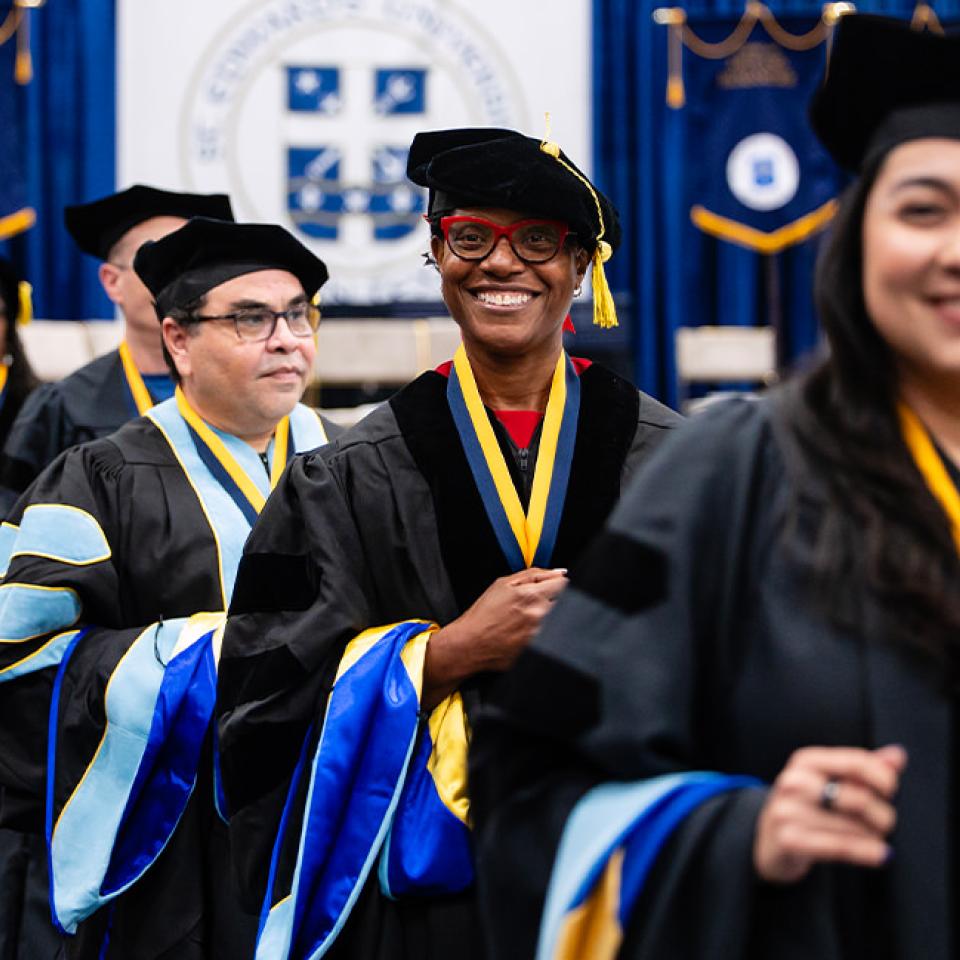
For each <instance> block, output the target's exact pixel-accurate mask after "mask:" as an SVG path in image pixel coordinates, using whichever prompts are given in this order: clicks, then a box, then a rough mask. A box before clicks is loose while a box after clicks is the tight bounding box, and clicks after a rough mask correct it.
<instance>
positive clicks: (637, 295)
mask: <svg viewBox="0 0 960 960" xmlns="http://www.w3.org/2000/svg"><path fill="white" fill-rule="evenodd" d="M660 6H683V7H684V9H685V10H686V11H687V15H688V19H689V21H690V23H691V25H692V26H693V27H694V29H695V30H697V32H698V33H702V34H703V35H704V36H705V37H706V38H708V39H711V40H716V39H719V38H721V37H725V36H726V35H727V34H729V32H730V31H731V30H732V29H733V27H734V26H735V25H736V24H737V22H738V21H739V20H740V17H741V16H742V14H743V12H744V2H743V0H686V2H684V0H642V2H640V3H638V2H637V0H594V7H593V11H594V12H593V82H594V172H595V176H596V179H597V182H598V185H599V186H600V187H601V188H602V189H603V190H605V191H606V192H608V193H609V195H610V196H611V198H612V199H613V200H614V202H615V203H616V205H617V207H618V209H619V210H620V212H621V218H622V221H623V225H624V228H625V241H624V244H623V247H622V248H621V250H620V251H619V252H618V253H617V254H616V255H615V256H614V258H613V259H612V260H611V261H610V263H609V264H608V265H607V274H608V277H609V279H610V285H611V288H612V289H613V290H614V291H615V294H616V296H617V299H618V302H622V303H624V304H626V305H627V309H626V310H624V311H622V312H624V313H627V314H628V316H627V317H626V319H627V321H628V324H629V327H628V329H629V330H630V331H631V339H632V350H633V368H634V374H635V376H636V380H637V383H638V384H639V385H640V386H641V387H643V388H644V389H645V390H647V391H649V392H650V393H652V394H654V395H655V396H658V397H660V398H661V399H663V400H665V401H666V402H668V403H671V404H676V402H677V383H676V371H675V364H674V348H673V343H674V335H675V331H676V329H677V328H678V327H680V326H692V325H699V324H701V323H706V322H710V323H718V322H723V323H729V324H742V325H761V324H764V323H766V322H767V320H768V318H767V317H766V316H764V315H763V312H764V310H765V309H766V308H765V304H766V303H767V296H766V292H765V291H766V285H767V284H768V283H769V282H770V281H771V278H770V277H769V275H767V274H766V271H765V266H764V264H763V263H762V261H763V260H764V258H763V257H761V256H760V255H758V254H755V253H753V252H751V251H749V250H746V249H742V248H740V247H736V246H734V245H732V244H730V243H725V242H721V241H716V240H712V239H710V238H707V237H705V235H703V234H701V233H700V232H699V231H698V230H696V229H695V228H694V227H692V225H691V224H690V221H689V216H688V214H687V211H686V210H685V209H684V201H685V195H684V171H683V167H682V162H681V158H683V157H684V156H685V150H684V148H685V143H684V137H685V134H686V123H685V122H680V118H679V117H678V114H680V113H682V111H675V110H671V109H670V108H669V107H668V106H667V105H666V78H667V35H668V30H667V28H666V27H664V26H660V25H658V24H656V23H654V21H653V16H652V14H653V11H654V9H655V8H657V7H660ZM767 6H768V7H769V8H770V10H771V11H772V12H773V14H774V15H775V16H776V17H777V18H778V19H780V20H789V19H791V18H801V19H807V20H809V25H810V26H812V25H813V23H814V21H815V20H816V19H817V18H818V17H819V16H820V15H821V12H822V0H816V2H813V0H769V2H768V3H767ZM914 7H915V3H914V0H858V3H857V9H858V11H859V12H860V13H882V14H887V15H891V16H898V17H904V18H909V17H910V16H911V14H912V13H913V10H914ZM936 11H937V14H938V16H939V17H940V18H941V19H942V20H944V21H951V22H952V21H956V20H958V19H960V0H938V2H937V3H936ZM707 22H710V24H709V27H707V28H704V24H705V23H707ZM758 29H759V28H758ZM685 55H686V56H689V55H690V54H689V51H687V52H686V54H685ZM705 242H709V243H710V244H712V245H713V251H712V254H711V257H709V258H707V266H708V269H705V270H704V271H703V275H702V277H701V279H700V282H699V283H698V284H697V286H696V289H693V288H691V285H690V284H689V280H688V279H687V280H685V278H684V276H683V270H682V264H683V263H684V258H685V255H687V256H688V255H689V253H690V250H691V247H690V246H689V245H690V244H692V243H705ZM816 246H817V244H816V240H815V239H814V240H808V241H806V242H805V243H802V244H799V245H797V246H796V247H793V248H791V249H788V250H786V251H784V252H782V253H781V254H778V255H777V257H776V266H777V275H776V278H775V282H776V283H777V285H778V287H779V290H780V302H781V304H784V305H785V306H784V310H785V313H787V314H788V315H789V318H790V323H789V325H788V326H787V328H786V330H785V334H784V337H783V342H782V343H781V348H782V351H783V353H784V354H785V355H786V357H787V358H788V359H790V360H797V359H799V358H802V357H803V356H804V355H805V354H807V353H809V351H810V350H811V348H812V347H813V346H814V345H815V344H816V341H817V336H818V332H817V323H816V317H815V314H814V308H813V303H812V297H811V287H812V281H813V264H814V260H815V255H816Z"/></svg>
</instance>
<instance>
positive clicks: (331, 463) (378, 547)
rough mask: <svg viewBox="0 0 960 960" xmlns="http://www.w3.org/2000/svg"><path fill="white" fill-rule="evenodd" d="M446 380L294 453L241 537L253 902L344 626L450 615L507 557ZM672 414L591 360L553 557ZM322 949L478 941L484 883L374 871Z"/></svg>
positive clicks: (235, 698)
mask: <svg viewBox="0 0 960 960" xmlns="http://www.w3.org/2000/svg"><path fill="white" fill-rule="evenodd" d="M446 383H447V380H446V378H445V377H444V376H443V375H441V374H440V373H436V372H429V373H426V374H424V375H422V376H421V377H419V378H418V379H417V380H415V381H414V382H413V383H411V384H410V385H408V386H407V387H405V388H404V389H403V390H401V391H400V392H399V393H398V394H397V395H396V396H394V397H393V399H392V400H391V401H390V402H389V404H386V405H384V406H383V407H381V408H380V409H378V410H377V411H375V412H374V413H373V414H371V415H370V416H369V417H368V418H367V419H366V420H364V421H363V422H362V423H360V424H359V425H358V426H356V427H355V428H353V429H352V430H349V431H348V432H347V433H346V434H345V435H344V436H343V437H341V438H340V439H339V440H337V441H336V442H335V443H334V444H331V445H330V446H329V447H327V448H326V449H324V450H323V451H319V452H317V453H315V454H313V455H310V456H307V457H303V458H298V460H297V461H296V462H295V463H294V464H293V465H292V467H291V469H290V470H289V471H288V473H287V475H286V476H285V478H284V480H283V481H281V483H280V485H279V486H278V488H277V489H276V490H275V491H274V493H273V495H272V496H271V498H270V500H269V501H268V503H267V506H266V507H265V508H264V512H263V514H262V515H261V517H260V520H259V521H258V523H257V524H256V526H255V528H254V532H253V534H252V535H251V538H250V540H249V541H248V543H247V546H246V549H245V551H244V557H243V560H242V561H241V565H240V572H239V574H238V580H237V587H236V590H235V592H234V598H233V602H232V605H231V615H230V619H229V622H228V628H227V633H226V636H225V640H224V647H223V653H222V656H221V662H220V674H219V689H218V713H219V729H220V756H221V769H222V773H223V781H224V786H225V791H226V795H227V803H228V806H229V809H230V833H231V846H232V848H233V849H234V851H235V853H236V854H237V857H238V863H239V865H240V868H241V874H242V884H243V887H244V890H245V893H246V895H247V896H248V898H249V902H248V904H247V905H248V907H249V908H253V907H255V906H257V905H259V903H260V901H261V899H262V897H263V894H264V889H265V886H266V879H267V867H268V865H269V863H270V858H271V847H272V844H273V841H274V837H275V835H276V832H277V826H278V822H279V819H280V813H281V808H282V805H283V802H284V798H285V796H286V793H287V788H288V785H289V782H290V776H291V772H292V770H293V769H294V766H295V764H296V762H297V755H298V752H299V750H300V746H301V744H302V743H303V741H304V736H305V734H306V732H307V728H308V726H309V725H310V723H311V722H312V721H313V720H314V719H315V718H318V717H322V716H323V710H324V707H325V704H326V699H327V693H328V690H329V685H330V681H331V678H332V675H333V673H334V671H335V669H336V666H337V663H338V662H339V660H340V657H341V655H342V653H343V650H344V646H345V645H346V643H347V641H348V640H350V639H351V638H352V637H353V636H354V635H356V634H357V633H359V632H360V631H361V630H364V629H366V628H368V627H371V626H374V625H381V624H389V623H392V622H395V621H399V620H404V619H408V618H424V619H427V620H433V621H436V622H437V623H439V624H447V623H449V622H450V621H452V620H453V619H455V618H456V617H457V616H458V615H459V614H460V613H462V612H463V611H464V610H465V609H466V608H467V607H468V606H469V605H470V604H472V603H473V602H474V601H475V600H476V599H477V598H478V597H479V595H480V594H481V593H482V592H483V591H484V590H485V589H486V588H487V587H488V586H489V585H490V584H491V583H492V582H493V580H495V579H496V578H498V577H500V576H504V575H506V574H508V573H509V572H510V569H509V567H508V566H507V563H506V560H505V559H504V557H503V554H502V553H501V551H500V548H499V546H498V544H497V541H496V539H495V535H494V532H493V528H492V527H491V525H490V523H489V521H488V519H487V517H486V514H485V513H484V508H483V505H482V502H481V500H480V496H479V494H478V492H477V489H476V487H475V486H474V482H473V479H472V476H471V473H470V469H469V466H468V463H467V460H466V457H465V455H464V453H463V449H462V446H461V441H460V438H459V435H458V434H457V432H456V429H455V426H454V422H453V419H452V417H451V414H450V412H449V408H448V405H447V400H446ZM678 420H679V418H678V416H677V415H676V414H675V413H673V412H672V411H670V410H668V409H667V408H665V407H663V406H661V405H660V404H659V403H657V402H656V401H655V400H653V399H651V398H650V397H648V396H646V395H643V394H638V393H637V391H636V388H634V387H632V386H631V385H630V384H628V383H627V382H626V381H624V380H621V379H620V378H618V377H616V376H614V375H613V374H611V373H610V372H608V371H606V370H604V369H603V368H601V367H599V366H597V365H594V366H591V367H589V368H588V369H587V370H586V371H585V372H584V373H583V374H582V376H581V405H580V417H579V423H578V431H577V437H576V447H575V451H574V459H573V463H572V468H571V476H570V481H569V487H568V492H567V496H566V500H565V507H564V511H563V514H562V519H561V523H560V528H559V534H558V538H557V542H556V547H555V549H554V552H553V555H552V557H551V561H550V564H551V565H552V566H567V565H570V564H572V563H573V561H574V560H575V559H576V558H577V557H578V556H579V554H580V552H581V551H582V550H583V548H584V546H585V544H586V542H587V541H588V539H589V538H590V537H591V535H592V534H593V533H594V532H595V531H596V530H597V529H598V528H599V526H600V525H601V524H602V523H603V521H604V519H605V517H606V516H607V514H608V513H609V511H610V510H611V508H612V507H613V505H614V503H615V502H616V500H617V498H618V496H619V494H620V490H621V485H622V484H623V483H624V480H625V478H626V477H628V476H629V475H630V474H631V473H632V472H633V470H634V469H635V467H636V466H637V464H638V463H639V462H640V461H641V460H643V459H644V458H645V456H646V455H647V454H648V453H649V452H650V451H652V450H653V448H654V447H655V446H656V445H657V444H658V443H659V442H660V441H661V439H662V438H663V437H664V436H665V434H666V433H667V432H668V428H669V427H672V426H673V425H674V424H675V423H676V422H677V421H678ZM504 442H505V441H504V438H503V437H501V444H502V445H503V443H504ZM507 459H508V461H510V460H512V458H511V457H510V455H509V452H508V454H507ZM514 479H515V483H517V482H518V479H517V477H516V474H514ZM483 688H484V681H482V680H481V681H474V682H470V683H468V684H467V685H466V687H465V689H464V690H463V693H464V698H465V703H466V708H467V712H468V715H472V712H473V711H474V709H475V708H476V705H477V704H478V703H479V702H480V700H481V698H482V695H483ZM328 956H329V957H331V958H335V960H340V958H347V957H349V958H355V960H374V958H377V960H386V958H408V960H414V958H415V960H439V958H441V957H443V958H447V957H451V956H456V957H460V958H469V957H482V956H483V934H482V931H481V930H480V928H479V925H478V922H477V917H476V913H475V906H474V897H473V895H472V893H471V894H466V895H458V896H450V897H435V898H427V899H423V900H419V901H413V902H411V901H406V902H404V901H391V900H388V899H386V898H385V897H383V896H382V895H381V894H380V892H379V887H378V885H377V883H376V878H375V877H374V878H373V879H372V880H369V881H368V882H367V884H366V886H365V887H364V889H363V891H362V893H361V894H360V898H359V901H358V903H357V906H356V907H355V908H354V910H353V912H352V914H351V916H350V918H349V920H348V921H347V924H346V926H345V928H344V929H343V931H342V933H341V934H340V935H339V937H338V939H337V940H336V941H335V943H334V945H333V947H332V948H331V950H330V952H329V954H328Z"/></svg>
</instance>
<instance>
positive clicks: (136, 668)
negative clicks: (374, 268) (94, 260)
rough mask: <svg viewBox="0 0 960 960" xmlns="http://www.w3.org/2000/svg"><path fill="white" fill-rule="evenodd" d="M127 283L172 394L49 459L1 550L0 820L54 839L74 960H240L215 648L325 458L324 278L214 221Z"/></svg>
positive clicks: (288, 248)
mask: <svg viewBox="0 0 960 960" xmlns="http://www.w3.org/2000/svg"><path fill="white" fill-rule="evenodd" d="M133 264H134V269H135V270H136V272H137V274H138V276H139V277H140V278H141V280H142V281H143V282H144V284H145V285H146V288H147V289H148V290H149V291H150V294H151V295H152V297H153V299H154V300H155V302H156V310H157V314H158V315H159V316H160V317H161V318H162V324H161V326H162V333H163V341H164V348H165V350H166V352H167V355H168V358H169V363H170V369H171V374H172V376H173V377H174V379H175V380H176V381H177V390H176V394H175V396H174V397H172V398H170V399H169V400H166V401H163V402H161V403H159V404H157V405H156V406H154V407H152V408H151V409H150V410H148V411H147V413H146V414H145V415H144V416H142V417H138V418H136V419H134V420H132V421H131V422H129V423H127V424H126V425H124V426H123V427H121V429H120V430H118V431H117V432H116V433H115V434H113V435H112V436H110V437H109V438H104V439H100V440H93V441H90V442H89V443H86V444H81V445H80V446H77V447H74V448H72V449H71V450H69V451H67V452H65V453H64V454H62V455H61V456H60V457H58V458H57V460H56V461H54V463H53V464H52V465H51V466H50V467H48V468H47V469H46V470H45V471H44V472H43V473H42V474H41V476H40V477H39V478H38V479H37V481H36V482H35V483H34V484H33V485H32V486H31V487H30V489H29V490H28V492H27V493H26V494H25V495H24V497H22V498H21V500H20V501H18V504H17V507H16V509H15V511H14V514H13V515H12V516H11V517H10V520H9V523H5V524H4V525H3V527H2V529H0V554H2V555H0V562H2V568H3V569H4V570H5V579H4V581H3V583H2V584H0V595H2V603H0V637H3V638H4V640H5V643H4V644H3V646H2V651H0V784H2V788H3V794H2V797H3V806H2V808H0V816H2V818H3V819H4V820H6V819H7V818H8V816H9V818H11V819H12V820H13V821H14V825H16V826H18V827H19V828H20V829H21V830H23V831H29V830H31V829H32V830H34V831H37V832H41V831H44V830H45V831H46V856H47V857H48V858H49V865H50V871H51V880H50V903H51V909H52V913H53V917H54V920H55V923H56V925H57V927H58V929H59V930H60V931H61V932H63V933H65V934H66V936H65V937H64V943H65V949H66V952H67V955H68V956H69V957H71V958H82V960H86V958H90V960H94V958H96V960H100V958H104V960H121V958H122V960H129V958H132V957H143V958H152V957H155V958H161V957H165V958H171V960H173V958H177V960H192V958H224V960H227V958H229V960H235V958H239V957H245V956H251V955H252V949H253V940H254V937H255V933H256V917H255V915H254V916H249V915H245V914H244V913H243V912H242V911H241V909H240V908H239V906H238V903H237V902H236V901H235V899H234V897H233V895H232V892H231V891H232V889H233V887H232V885H231V882H230V879H229V874H230V871H229V869H228V866H227V860H228V857H227V852H226V831H225V828H224V826H223V824H222V822H221V821H220V819H219V818H218V817H217V814H216V813H215V802H214V801H215V782H214V756H213V751H212V748H211V739H210V718H211V715H212V710H213V696H214V692H215V676H216V659H217V651H218V649H219V633H218V631H219V629H220V628H221V627H222V624H223V620H224V618H225V611H226V607H227V604H228V602H229V600H230V594H231V591H232V589H233V583H234V579H235V576H236V570H237V563H238V561H239V559H240V554H241V550H242V547H243V542H244V540H245V539H246V536H247V534H248V532H249V530H250V528H251V526H252V524H253V521H254V520H255V518H256V516H257V514H258V512H259V511H260V509H261V507H262V506H263V503H264V500H265V498H266V497H267V495H268V494H269V492H270V490H271V488H272V487H273V486H274V485H275V484H276V482H277V479H278V478H279V476H280V474H281V472H282V471H283V469H284V468H285V466H286V464H287V463H288V461H289V460H290V459H291V457H292V456H293V454H294V453H295V452H296V451H302V450H307V449H311V448H313V447H316V446H318V445H319V444H323V443H325V442H326V441H327V432H326V427H325V425H324V423H323V422H322V421H321V419H320V417H319V415H317V414H316V413H315V412H314V411H313V410H311V409H310V408H308V407H305V406H303V405H302V404H300V403H299V399H300V396H301V394H302V392H303V390H304V387H305V386H306V384H307V380H308V377H309V375H310V371H311V368H312V362H313V359H314V353H315V349H316V348H315V341H314V333H315V331H316V328H317V322H318V319H319V311H318V309H317V308H316V307H315V306H314V305H313V303H312V299H313V297H314V295H315V294H316V293H317V291H318V290H319V288H320V286H321V285H322V284H323V283H324V282H325V280H326V278H327V270H326V268H325V266H324V264H323V263H322V262H321V261H320V260H318V259H317V258H316V257H315V256H314V255H313V254H312V253H310V251H309V250H307V248H306V247H304V246H303V245H302V244H301V243H300V242H299V241H297V240H296V239H295V238H294V237H293V236H292V235H290V234H289V233H288V232H287V231H285V230H284V229H282V228H281V227H277V226H269V225H260V224H253V225H250V224H236V223H228V222H225V221H220V220H211V219H204V218H195V219H192V220H190V221H189V222H188V223H187V224H186V225H185V226H183V227H182V228H180V229H179V230H177V231H175V232H174V233H171V234H169V235H168V236H166V237H164V238H163V239H161V240H158V241H156V242H149V243H146V244H144V245H143V246H142V247H141V248H140V249H139V250H138V251H137V253H136V256H135V258H134V260H133ZM48 731H49V732H48ZM221 811H222V808H221ZM45 817H46V820H45ZM38 846H40V849H41V852H42V851H43V844H42V843H40V842H39V838H38ZM35 866H36V872H39V873H41V874H42V873H43V871H42V870H41V869H40V865H35ZM33 876H34V874H31V877H33ZM27 895H28V896H29V895H31V891H30V890H29V889H28V891H27ZM46 922H47V924H49V923H50V914H49V913H48V914H47V918H46ZM30 936H31V931H29V930H28V931H25V932H24V934H23V936H22V945H21V954H20V955H22V956H30V957H31V958H38V960H42V958H43V957H44V956H46V955H47V954H44V953H43V952H41V951H40V950H39V949H37V948H36V946H35V944H34V943H33V942H32V941H31V940H30Z"/></svg>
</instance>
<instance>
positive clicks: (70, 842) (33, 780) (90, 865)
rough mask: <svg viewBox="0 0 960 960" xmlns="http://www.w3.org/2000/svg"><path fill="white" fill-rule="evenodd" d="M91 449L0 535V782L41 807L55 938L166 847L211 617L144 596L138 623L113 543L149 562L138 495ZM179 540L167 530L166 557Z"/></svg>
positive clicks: (37, 491)
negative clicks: (136, 519)
mask: <svg viewBox="0 0 960 960" xmlns="http://www.w3.org/2000/svg"><path fill="white" fill-rule="evenodd" d="M94 447H95V449H93V448H86V449H85V448H75V449H74V450H72V451H69V452H68V453H66V454H64V455H63V456H61V457H60V458H59V459H58V460H57V461H56V462H55V463H54V464H53V465H52V466H51V467H50V468H49V469H48V470H47V471H45V472H44V473H43V474H42V475H41V477H40V478H39V479H38V480H37V482H36V483H35V484H34V485H33V487H32V488H31V489H30V491H28V493H27V494H26V496H25V497H24V498H23V500H22V501H21V503H20V504H19V505H18V508H17V511H16V512H15V513H14V514H13V515H12V516H11V518H10V520H9V522H7V523H4V524H3V526H2V528H0V553H2V557H0V562H2V569H3V581H2V583H0V717H2V723H0V742H2V747H3V748H2V750H0V756H2V759H0V782H2V784H3V786H4V788H5V789H7V790H12V791H16V792H17V793H18V794H22V795H24V796H26V797H29V798H30V800H31V801H35V802H36V804H37V806H38V807H40V808H42V809H43V810H44V820H45V830H46V836H47V842H48V847H49V849H48V854H49V864H50V872H51V901H52V907H53V913H54V918H55V922H56V923H57V924H58V925H59V926H60V927H61V928H62V929H63V930H64V931H66V932H68V933H73V932H74V931H75V930H76V927H77V925H78V923H80V922H81V921H83V920H84V919H86V918H87V917H88V916H90V914H92V913H93V912H94V911H95V910H97V909H98V908H99V907H100V906H101V905H102V904H103V903H105V902H107V901H108V900H110V899H112V898H113V897H114V896H116V895H117V894H118V893H120V892H122V891H123V890H124V889H126V887H128V886H129V885H130V884H132V883H133V882H134V881H135V880H136V879H137V878H138V877H139V876H141V875H142V874H143V872H144V871H145V870H146V869H147V868H148V867H149V866H150V865H151V864H152V863H153V862H154V861H155V859H156V858H157V856H159V854H160V852H161V851H162V850H163V848H164V846H165V845H166V844H167V842H168V840H169V839H170V837H171V835H172V833H173V831H174V829H175V827H176V825H177V823H178V821H179V819H180V817H181V815H182V813H183V811H184V809H185V807H186V804H187V802H188V800H189V797H190V794H191V791H192V789H193V784H194V782H195V780H196V777H197V764H198V758H199V753H200V747H201V743H202V742H203V740H204V738H205V736H206V734H207V731H208V729H209V724H210V718H211V716H212V712H213V701H214V694H215V690H216V664H215V655H216V642H215V634H216V633H217V632H218V631H219V629H220V628H221V627H222V624H223V621H224V619H225V612H224V611H223V610H222V609H221V610H218V609H217V606H218V605H217V604H214V606H213V612H212V613H211V614H197V615H196V616H190V615H189V614H190V613H192V611H193V610H197V609H202V607H200V606H199V604H198V605H197V606H194V605H193V603H194V602H196V598H191V597H189V596H185V597H184V598H182V604H181V609H179V610H178V609H174V608H170V609H168V610H166V611H165V610H164V604H163V601H162V599H157V598H154V602H153V603H152V604H150V608H151V612H152V613H153V616H154V617H157V619H156V620H155V622H152V623H151V622H150V621H151V616H150V615H149V614H148V613H146V611H145V610H143V609H138V607H137V603H136V597H137V595H138V594H137V590H136V587H135V585H132V584H131V583H130V582H129V580H130V564H129V563H128V562H127V561H126V560H125V559H122V558H121V557H118V556H117V549H118V545H122V548H123V550H124V551H127V550H132V549H133V547H132V544H136V543H140V544H142V546H141V547H140V549H141V551H142V552H143V554H144V564H145V565H146V566H149V567H154V568H155V570H156V571H157V572H160V571H161V570H162V567H163V565H164V564H163V562H162V558H161V559H160V561H159V562H157V560H156V558H154V557H153V556H152V555H151V553H150V550H151V548H150V546H148V545H147V544H148V541H149V538H148V537H145V536H144V531H143V530H134V529H131V528H130V527H129V524H128V515H129V511H128V509H127V508H128V506H129V504H130V503H132V502H136V501H137V499H138V498H137V497H136V496H134V495H133V494H134V491H133V490H132V489H130V488H128V487H126V486H125V479H124V478H123V469H122V466H123V464H122V458H121V457H120V454H119V452H118V450H117V448H116V447H115V446H114V445H112V444H109V443H106V442H98V443H97V444H95V445H94ZM181 508H182V505H181ZM155 509H156V513H157V514H159V515H161V516H163V505H162V502H161V503H157V502H155ZM178 542H179V540H178V536H177V534H176V533H175V532H172V533H170V534H169V536H168V538H167V543H168V544H169V545H170V546H169V549H175V548H176V547H177V545H178ZM181 572H182V573H183V574H184V575H188V574H189V573H190V571H189V570H186V569H184V570H182V571H181ZM155 577H156V574H154V578H155ZM219 605H220V606H222V603H221V604H219ZM191 607H192V610H191ZM164 612H166V613H168V615H169V616H168V618H166V619H164V617H163V614H164ZM158 614H159V616H157V615H158ZM177 614H182V615H179V616H178V615H177ZM14 717H16V723H14V722H12V720H13V718H14Z"/></svg>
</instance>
